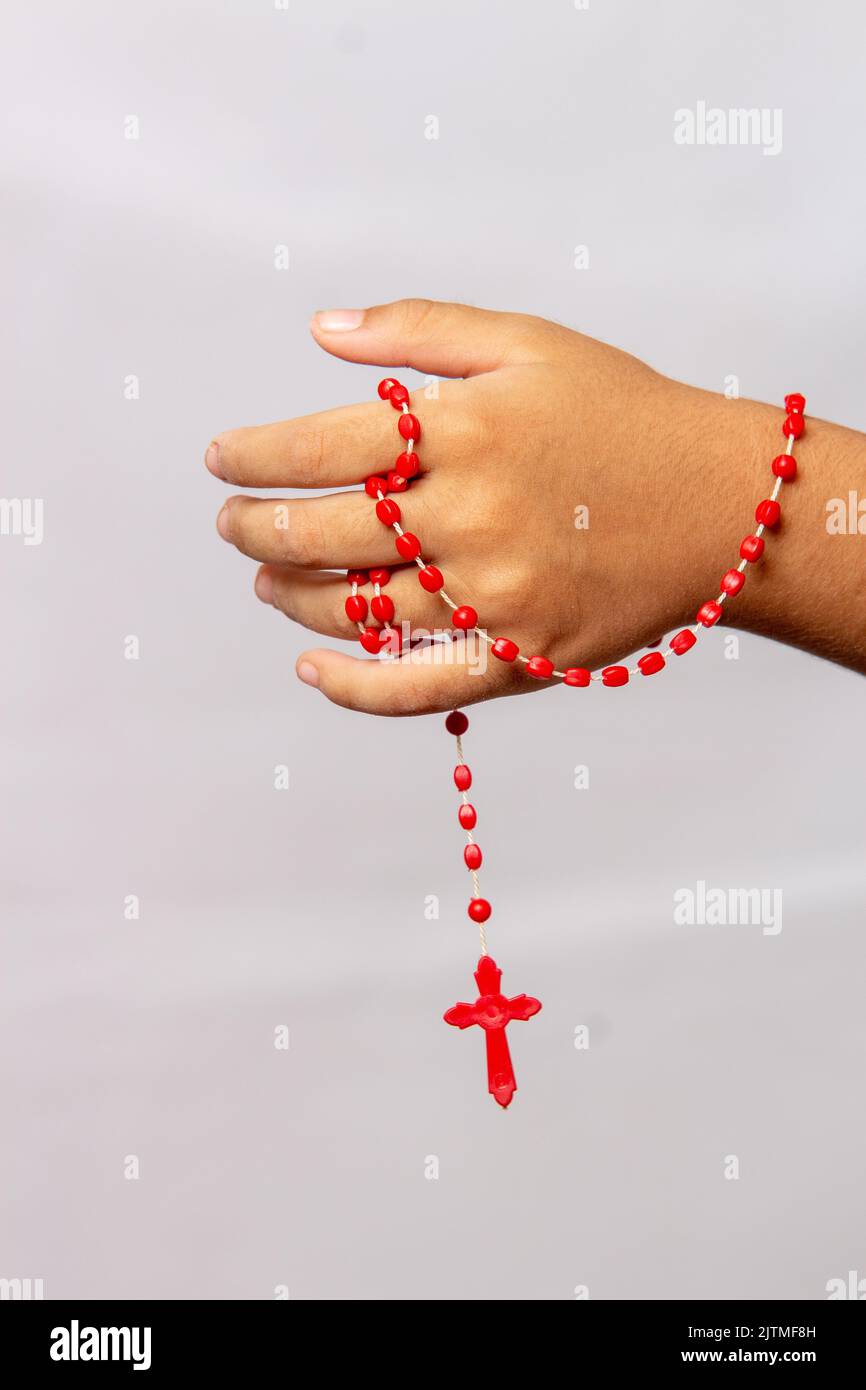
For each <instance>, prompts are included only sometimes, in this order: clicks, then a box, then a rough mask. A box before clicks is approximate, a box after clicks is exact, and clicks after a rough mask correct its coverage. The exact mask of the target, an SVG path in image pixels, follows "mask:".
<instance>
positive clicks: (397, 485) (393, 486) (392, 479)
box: [386, 468, 409, 492]
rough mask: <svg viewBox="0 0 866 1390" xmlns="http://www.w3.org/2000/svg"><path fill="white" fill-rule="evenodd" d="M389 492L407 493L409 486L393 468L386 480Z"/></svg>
mask: <svg viewBox="0 0 866 1390" xmlns="http://www.w3.org/2000/svg"><path fill="white" fill-rule="evenodd" d="M386 482H387V484H388V491H389V492H405V491H406V489H407V487H408V486H409V483H408V480H407V479H406V478H404V477H403V474H402V473H398V472H397V470H396V468H392V470H391V472H390V473H389V474H388V477H387V479H386Z"/></svg>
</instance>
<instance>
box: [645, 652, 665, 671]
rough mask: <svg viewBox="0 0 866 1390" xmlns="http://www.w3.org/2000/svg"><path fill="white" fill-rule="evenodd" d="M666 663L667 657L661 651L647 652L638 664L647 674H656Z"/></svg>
mask: <svg viewBox="0 0 866 1390" xmlns="http://www.w3.org/2000/svg"><path fill="white" fill-rule="evenodd" d="M664 664H665V659H664V657H663V656H662V654H661V652H647V654H646V656H642V657H641V659H640V661H639V662H638V666H639V667H640V669H641V671H642V672H643V674H644V675H645V676H654V675H655V673H656V671H660V670H661V669H662V667H663V666H664Z"/></svg>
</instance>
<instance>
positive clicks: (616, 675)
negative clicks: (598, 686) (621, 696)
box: [601, 666, 628, 685]
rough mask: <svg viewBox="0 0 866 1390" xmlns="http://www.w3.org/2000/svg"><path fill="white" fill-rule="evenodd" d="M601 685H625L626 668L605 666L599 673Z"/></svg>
mask: <svg viewBox="0 0 866 1390" xmlns="http://www.w3.org/2000/svg"><path fill="white" fill-rule="evenodd" d="M601 683H602V685H627V684H628V667H627V666H605V668H604V670H603V671H602V673H601Z"/></svg>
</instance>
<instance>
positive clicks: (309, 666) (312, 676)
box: [298, 661, 319, 685]
mask: <svg viewBox="0 0 866 1390" xmlns="http://www.w3.org/2000/svg"><path fill="white" fill-rule="evenodd" d="M298 680H299V681H303V682H304V685H318V684H319V672H318V670H317V668H316V667H315V666H314V665H313V663H312V661H301V662H299V663H298Z"/></svg>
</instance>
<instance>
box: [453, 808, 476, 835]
mask: <svg viewBox="0 0 866 1390" xmlns="http://www.w3.org/2000/svg"><path fill="white" fill-rule="evenodd" d="M457 819H458V820H459V822H460V824H461V825H462V826H463V829H464V830H474V829H475V823H476V821H477V820H478V817H477V815H476V814H475V807H474V806H473V805H472V803H471V801H467V802H465V803H464V804H463V805H462V806H461V807H460V809H459V811H458V812H457Z"/></svg>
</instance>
